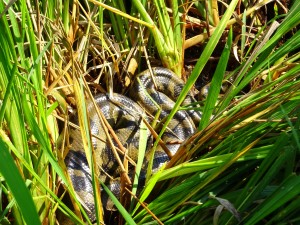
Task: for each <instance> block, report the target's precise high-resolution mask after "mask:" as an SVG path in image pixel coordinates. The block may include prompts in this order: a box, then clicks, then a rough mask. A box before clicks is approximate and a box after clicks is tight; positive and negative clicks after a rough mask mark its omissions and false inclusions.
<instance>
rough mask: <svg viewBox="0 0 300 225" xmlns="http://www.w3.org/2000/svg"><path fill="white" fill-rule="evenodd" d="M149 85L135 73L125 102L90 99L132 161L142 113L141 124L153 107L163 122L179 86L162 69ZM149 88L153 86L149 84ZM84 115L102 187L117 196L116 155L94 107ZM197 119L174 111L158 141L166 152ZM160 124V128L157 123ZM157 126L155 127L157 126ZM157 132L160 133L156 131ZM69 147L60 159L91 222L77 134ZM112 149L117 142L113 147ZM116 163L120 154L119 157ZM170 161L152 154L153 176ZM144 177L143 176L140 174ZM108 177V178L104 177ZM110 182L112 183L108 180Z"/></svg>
mask: <svg viewBox="0 0 300 225" xmlns="http://www.w3.org/2000/svg"><path fill="white" fill-rule="evenodd" d="M152 71H153V74H154V81H153V79H152V77H151V75H150V71H149V70H146V71H144V72H142V73H140V74H139V75H138V76H137V78H136V79H135V80H134V81H133V84H132V86H131V88H130V91H129V97H130V98H128V97H126V96H123V95H120V94H116V93H114V94H113V96H109V95H108V94H99V95H97V96H95V97H94V98H95V102H96V104H97V106H98V107H99V109H100V110H101V111H102V113H103V114H104V116H105V118H106V119H107V121H108V123H109V124H110V126H111V127H112V128H113V130H114V132H115V134H116V135H117V136H118V138H119V140H120V142H121V144H122V145H123V146H125V147H126V149H127V155H128V156H129V157H130V158H131V159H132V160H133V161H135V162H136V161H137V155H138V143H139V134H140V128H139V127H140V123H141V120H142V115H143V114H144V111H145V110H146V111H147V112H148V115H149V116H148V117H146V120H148V122H151V121H152V120H153V117H151V116H150V115H155V114H156V113H157V111H158V108H161V111H160V114H159V117H158V118H159V119H158V120H159V121H160V122H163V121H164V119H165V118H166V117H167V116H168V114H169V113H170V111H171V110H172V108H173V107H174V104H175V103H174V101H176V99H177V98H178V96H179V94H180V92H181V90H182V88H183V86H184V83H183V81H182V80H181V79H180V78H178V77H177V76H176V75H175V74H174V73H173V72H172V71H170V70H168V69H166V68H159V67H157V68H152ZM154 83H155V84H156V85H154ZM192 102H194V99H193V97H192V95H191V94H188V96H187V97H186V99H185V100H184V102H183V105H188V104H190V103H192ZM87 111H88V114H89V118H90V126H91V134H92V135H94V136H97V137H99V138H96V137H93V138H92V143H93V147H94V150H95V158H96V163H97V168H99V169H100V172H99V174H100V177H99V178H100V179H101V180H102V181H103V182H104V183H105V184H107V186H108V187H109V189H110V190H111V191H112V192H113V193H114V194H115V195H116V196H117V197H119V196H120V181H119V180H120V173H121V169H120V167H119V165H118V163H117V162H116V158H115V155H114V154H113V152H112V149H111V148H110V145H109V144H108V139H107V137H106V135H105V133H104V128H103V127H102V125H101V123H100V120H99V117H98V114H97V112H96V110H95V108H94V104H93V103H92V102H89V103H88V104H87ZM200 116H201V115H200V114H199V113H198V112H196V111H194V110H188V111H183V110H180V111H178V112H177V113H176V114H175V116H174V117H173V119H172V121H171V122H170V124H169V125H168V129H167V131H166V132H165V133H164V135H163V137H162V140H163V141H164V143H166V146H167V148H168V149H169V150H170V152H171V153H172V154H173V155H174V154H175V153H176V151H177V149H178V148H179V147H180V143H181V142H183V141H184V140H186V139H187V138H188V137H190V136H191V135H192V134H193V133H194V132H195V130H196V128H195V123H198V122H199V120H200ZM194 121H195V122H194ZM158 124H159V123H158ZM158 127H160V126H158ZM158 132H159V130H158ZM70 137H72V139H73V140H72V141H71V143H72V145H71V148H70V151H69V153H68V155H67V157H66V159H65V162H66V166H67V169H68V173H69V175H70V177H71V181H72V183H73V186H74V189H75V191H76V193H77V195H78V196H79V199H81V203H82V204H83V205H84V208H85V209H86V211H87V213H88V215H89V217H90V218H91V219H92V220H93V219H94V218H95V206H94V197H93V188H92V181H91V171H90V169H89V166H88V163H87V159H86V156H85V153H84V150H83V145H82V140H81V135H80V131H79V130H75V129H74V130H71V131H70ZM152 140H153V139H152V138H151V137H150V136H148V148H150V147H151V145H152ZM114 145H116V143H114ZM147 153H149V150H146V153H145V159H144V164H143V167H144V168H145V167H146V165H147V164H148V155H147ZM120 157H121V159H123V158H124V155H122V154H120ZM168 160H169V157H168V156H167V154H166V153H165V152H164V151H163V150H162V149H161V148H158V149H157V150H156V152H155V155H154V161H153V171H155V170H157V169H158V168H160V167H161V165H162V164H163V163H165V162H166V161H168ZM128 171H129V177H130V178H132V177H133V174H134V165H132V164H130V163H129V169H128ZM143 173H144V172H143ZM108 175H109V176H108ZM110 177H113V178H114V179H113V180H111V178H110ZM102 199H103V202H104V203H103V204H104V205H106V207H109V206H108V205H109V204H108V202H109V201H108V197H107V196H106V195H105V194H102Z"/></svg>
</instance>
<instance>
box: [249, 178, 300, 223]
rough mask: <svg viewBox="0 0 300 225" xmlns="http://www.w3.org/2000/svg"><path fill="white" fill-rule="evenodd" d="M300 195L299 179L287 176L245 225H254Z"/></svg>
mask: <svg viewBox="0 0 300 225" xmlns="http://www.w3.org/2000/svg"><path fill="white" fill-rule="evenodd" d="M299 194H300V177H299V176H297V175H294V174H293V175H291V176H289V177H288V178H287V179H286V180H285V181H284V182H283V183H282V184H281V185H280V186H279V187H278V188H277V189H276V190H275V192H274V193H273V194H272V195H271V196H270V197H269V198H267V199H265V201H264V202H263V203H262V204H261V205H260V206H259V207H258V208H257V209H256V210H255V213H253V214H252V215H251V218H249V220H247V221H245V223H244V224H245V225H250V224H256V223H258V222H259V221H261V220H262V219H263V218H265V217H266V216H267V215H268V214H270V213H271V212H273V211H274V210H275V209H277V208H279V207H282V206H284V204H285V203H287V202H288V201H289V200H291V199H293V198H295V197H296V196H297V195H299Z"/></svg>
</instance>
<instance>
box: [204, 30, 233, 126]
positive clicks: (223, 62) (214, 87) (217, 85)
mask: <svg viewBox="0 0 300 225" xmlns="http://www.w3.org/2000/svg"><path fill="white" fill-rule="evenodd" d="M231 45H232V29H230V32H229V35H228V39H227V43H226V45H225V48H224V50H223V52H222V55H221V57H220V60H219V63H218V66H217V68H216V71H215V73H214V75H213V78H212V81H211V84H210V88H209V92H208V96H207V99H206V101H205V105H204V109H203V112H202V114H203V116H202V118H201V121H200V124H199V130H203V129H204V128H205V127H206V126H207V125H208V123H209V121H210V118H211V116H212V114H213V112H214V109H215V105H216V102H217V99H218V96H219V93H220V90H221V86H222V80H223V78H224V74H225V71H226V68H227V62H228V59H229V56H230V52H231Z"/></svg>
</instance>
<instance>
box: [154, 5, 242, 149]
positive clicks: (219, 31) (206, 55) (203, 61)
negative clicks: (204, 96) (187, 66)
mask: <svg viewBox="0 0 300 225" xmlns="http://www.w3.org/2000/svg"><path fill="white" fill-rule="evenodd" d="M237 3H238V0H233V1H232V2H231V3H230V5H229V7H228V8H227V10H226V13H225V14H224V16H223V17H222V20H221V21H220V23H219V26H218V27H217V28H216V30H215V31H214V33H213V34H212V36H211V39H210V40H209V41H208V43H207V45H206V47H205V49H204V51H203V53H202V55H201V56H200V58H199V59H198V61H197V63H196V65H195V68H194V69H193V71H192V74H191V76H190V77H189V79H188V80H187V82H186V85H185V86H184V88H183V90H182V91H181V93H180V95H179V97H178V99H177V101H176V103H175V105H174V107H173V109H172V111H171V112H170V113H169V116H168V118H167V119H166V122H165V123H164V125H163V127H162V129H161V132H160V133H159V135H158V138H157V140H156V142H155V144H154V146H157V144H158V141H159V139H160V138H161V137H162V135H163V133H164V132H165V130H166V129H167V126H168V125H169V123H170V121H171V120H172V118H173V116H174V115H175V113H176V112H177V111H178V110H179V108H180V105H181V103H182V102H183V101H184V99H185V97H186V95H187V94H188V93H189V91H190V90H191V88H192V86H193V85H194V83H195V82H196V80H197V78H198V77H199V75H200V73H201V71H202V70H203V68H204V65H205V64H206V63H207V61H208V59H209V57H210V55H211V54H212V52H213V50H214V49H215V47H216V45H217V43H218V41H219V39H220V37H221V35H222V34H223V31H224V29H225V28H226V25H227V21H228V20H229V19H230V17H231V16H232V13H233V11H234V9H235V6H236V5H237Z"/></svg>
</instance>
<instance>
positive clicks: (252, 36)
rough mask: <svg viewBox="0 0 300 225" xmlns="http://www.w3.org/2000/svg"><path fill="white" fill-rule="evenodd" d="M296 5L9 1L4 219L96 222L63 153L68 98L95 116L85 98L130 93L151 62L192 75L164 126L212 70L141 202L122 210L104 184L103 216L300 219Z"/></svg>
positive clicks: (2, 73)
mask: <svg viewBox="0 0 300 225" xmlns="http://www.w3.org/2000/svg"><path fill="white" fill-rule="evenodd" d="M299 11H300V3H299V2H298V1H276V2H274V1H270V0H264V1H260V2H258V3H252V4H250V3H249V2H247V1H237V0H235V1H231V2H230V4H229V5H227V4H225V3H224V2H217V1H215V0H210V1H206V2H205V3H204V2H203V1H199V2H195V3H193V2H182V1H171V3H170V4H167V3H166V2H165V1H162V0H156V1H153V2H146V1H137V0H132V1H128V2H126V3H125V2H114V1H107V2H101V1H99V2H98V1H92V0H91V1H79V2H78V1H64V2H62V1H56V2H52V1H48V2H39V3H38V4H37V2H32V1H23V0H21V1H1V2H0V27H1V31H2V32H0V88H1V92H0V99H1V108H0V122H1V124H0V126H1V130H0V147H1V150H0V200H1V204H0V224H42V223H43V224H58V223H60V224H64V223H66V221H72V222H73V223H74V224H85V222H86V221H87V223H88V224H91V221H89V218H88V216H87V214H86V212H85V211H84V209H83V207H82V204H81V202H80V201H79V200H78V199H77V197H76V194H75V192H74V189H73V187H72V185H71V182H70V179H69V177H68V175H67V172H66V167H65V164H64V158H65V156H66V154H67V152H68V148H69V137H68V130H69V127H70V126H72V123H70V118H69V117H70V114H71V110H70V108H74V109H75V108H77V109H79V111H80V110H82V112H81V113H79V114H80V115H79V117H80V118H86V116H87V115H86V114H85V113H84V111H85V110H84V107H85V99H86V97H89V98H91V97H92V96H93V94H94V93H98V92H108V91H110V90H112V89H113V90H114V91H115V92H119V93H123V94H124V93H126V91H127V90H128V86H129V85H130V80H131V79H132V75H133V74H134V73H135V71H136V70H143V69H144V68H146V67H147V65H151V66H161V65H163V66H165V67H168V68H170V69H172V70H173V71H174V72H175V73H176V74H178V75H179V76H181V77H182V78H183V79H185V80H186V86H185V88H184V90H183V92H182V93H181V95H180V96H179V98H178V100H177V102H176V104H175V107H174V109H173V110H172V112H171V113H170V115H169V117H168V118H167V119H166V121H165V125H164V127H163V128H162V130H161V131H160V132H161V133H160V134H159V135H162V133H163V132H164V129H165V128H166V126H167V123H168V122H169V121H170V119H171V118H172V116H173V115H174V113H176V111H177V110H180V109H181V106H180V104H181V102H182V101H183V99H184V97H185V95H186V94H187V93H188V91H190V90H191V89H192V87H193V86H194V85H195V86H196V87H198V86H200V87H199V89H200V90H201V88H202V87H203V88H207V87H208V86H206V83H209V89H208V94H207V95H206V98H205V99H201V100H199V103H200V108H199V110H200V111H201V112H202V114H203V117H202V120H201V122H200V125H199V128H198V131H197V132H196V133H195V134H194V135H193V136H192V137H190V138H189V139H188V140H186V142H185V144H184V145H182V146H181V148H180V149H179V150H178V152H177V153H176V155H175V156H174V157H173V158H172V159H171V161H170V162H169V163H168V164H167V165H166V167H165V168H164V170H161V171H160V172H158V173H157V174H155V175H153V176H152V177H151V178H150V180H149V182H148V183H147V185H146V187H145V190H144V192H143V193H142V194H141V195H140V196H138V198H139V199H140V200H141V201H140V202H137V201H136V200H134V199H133V204H132V207H130V208H129V207H128V208H124V207H123V206H122V205H120V204H119V203H118V201H117V200H115V204H116V205H117V206H118V212H117V213H116V218H117V219H115V220H114V219H112V220H110V219H109V216H110V214H109V213H108V214H107V212H104V211H103V210H102V207H101V201H100V197H99V193H98V192H96V193H98V194H97V195H96V196H95V200H96V202H97V203H98V204H97V207H98V210H97V211H98V215H97V218H98V221H97V223H98V224H101V223H103V222H105V223H109V222H111V223H117V222H118V223H119V224H123V223H128V224H135V223H136V224H183V223H185V224H212V223H213V224H238V223H239V224H260V223H264V224H287V223H289V224H297V223H298V221H299V216H298V215H299V190H300V187H299V186H300V179H299V175H298V161H299V150H300V141H299V136H300V135H299V120H298V116H299V105H300V99H299V96H300V93H299V85H300V83H299V71H300V66H299V47H300V46H299V45H300V42H299V38H300V37H299V36H300V32H299V30H298V26H299V21H300V14H299ZM191 47H192V48H191ZM157 58H159V60H158V61H157V60H156V59H157ZM189 67H192V71H191V73H190V75H189V76H185V73H183V71H187V70H188V68H189ZM224 74H225V75H224ZM107 79H110V80H111V81H113V82H110V84H111V83H113V87H110V88H109V87H107V85H106V81H107ZM207 80H208V81H207ZM228 84H229V85H228ZM226 85H227V87H226V88H224V89H223V86H226ZM202 90H203V89H202ZM83 121H84V120H83ZM86 121H87V120H86ZM80 125H81V128H82V136H83V140H84V141H85V143H86V146H85V148H86V152H87V154H90V156H88V157H87V158H88V159H91V160H90V162H91V169H92V171H94V170H95V169H96V168H95V167H96V166H93V160H92V159H93V158H92V154H91V153H92V151H91V149H92V147H91V146H92V144H91V140H90V139H91V138H90V134H89V126H88V123H87V122H85V123H84V122H83V123H82V124H80ZM95 173H96V172H93V178H94V182H93V183H94V190H98V191H100V188H99V187H100V185H99V184H98V180H97V177H96V176H95V175H94V174H95ZM64 196H68V198H70V202H69V204H66V202H65V201H63V200H62V198H63V197H64ZM97 200H98V201H97ZM107 215H108V216H107ZM114 216H115V215H114ZM107 218H108V219H107ZM112 221H113V222H112Z"/></svg>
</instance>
